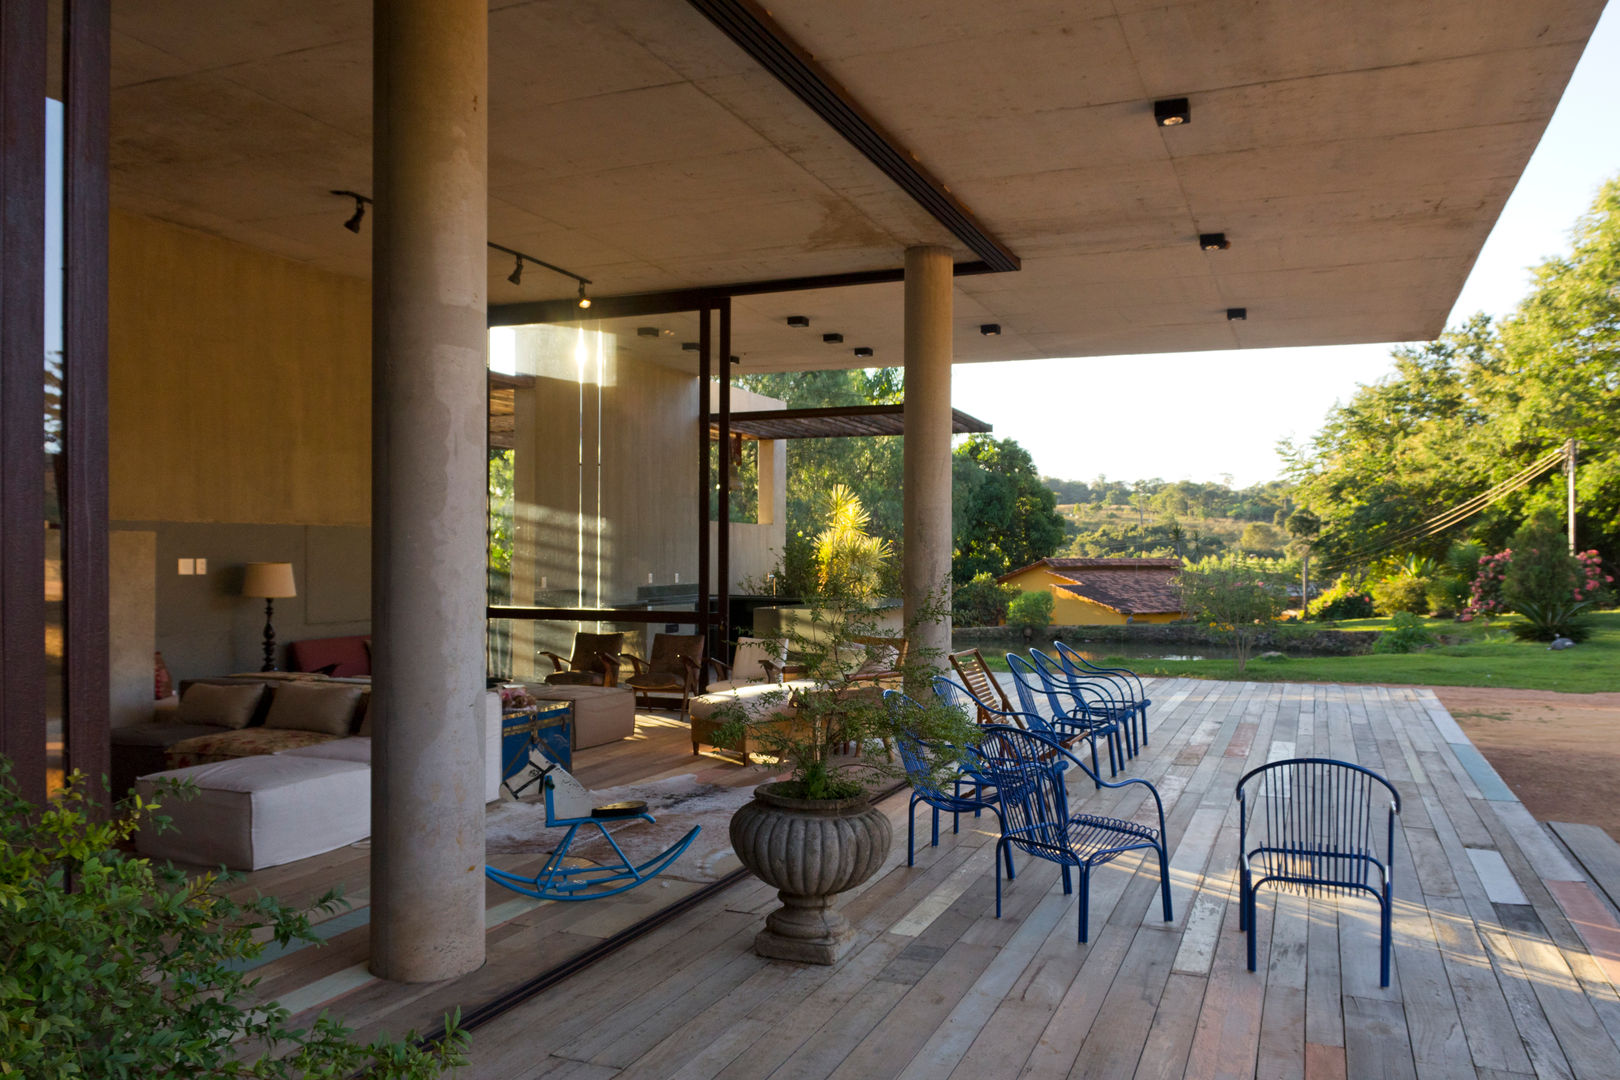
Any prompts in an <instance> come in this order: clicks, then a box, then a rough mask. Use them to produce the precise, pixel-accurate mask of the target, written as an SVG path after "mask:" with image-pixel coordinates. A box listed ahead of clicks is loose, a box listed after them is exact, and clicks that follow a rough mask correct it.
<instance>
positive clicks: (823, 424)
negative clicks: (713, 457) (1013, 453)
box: [714, 405, 994, 439]
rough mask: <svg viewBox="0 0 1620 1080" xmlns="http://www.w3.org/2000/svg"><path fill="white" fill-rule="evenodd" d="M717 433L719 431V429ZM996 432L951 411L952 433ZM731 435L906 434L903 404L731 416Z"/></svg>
mask: <svg viewBox="0 0 1620 1080" xmlns="http://www.w3.org/2000/svg"><path fill="white" fill-rule="evenodd" d="M714 430H716V431H718V430H719V428H718V426H716V427H715V428H714ZM992 430H994V429H993V428H991V426H990V425H989V424H987V423H985V422H984V421H983V420H980V419H977V418H976V417H972V416H969V415H968V414H967V413H965V412H963V411H962V410H961V409H952V410H951V432H952V433H953V434H956V435H969V434H974V433H977V432H988V431H992ZM731 433H732V434H733V435H742V436H745V437H747V438H750V439H836V438H870V437H872V436H876V435H904V434H905V433H906V420H905V406H904V405H842V406H832V407H828V408H820V409H768V410H760V411H755V412H734V413H732V414H731Z"/></svg>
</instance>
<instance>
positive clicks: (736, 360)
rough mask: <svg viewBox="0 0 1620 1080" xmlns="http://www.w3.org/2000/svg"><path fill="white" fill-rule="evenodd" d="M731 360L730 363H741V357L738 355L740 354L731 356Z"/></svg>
mask: <svg viewBox="0 0 1620 1080" xmlns="http://www.w3.org/2000/svg"><path fill="white" fill-rule="evenodd" d="M731 362H732V363H733V364H740V363H742V357H740V356H733V357H732V358H731Z"/></svg>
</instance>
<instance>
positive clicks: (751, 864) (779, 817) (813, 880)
mask: <svg viewBox="0 0 1620 1080" xmlns="http://www.w3.org/2000/svg"><path fill="white" fill-rule="evenodd" d="M784 786H785V785H782V784H761V785H760V786H759V787H757V788H755V789H754V800H753V801H752V802H750V803H747V804H746V805H744V806H743V807H742V808H741V809H740V810H738V811H737V812H736V813H735V814H733V815H732V817H731V847H732V850H734V851H735V852H736V853H737V858H738V859H740V860H741V861H742V864H743V866H745V867H747V868H748V870H749V871H751V872H752V873H753V874H754V876H755V877H758V878H759V879H760V880H761V881H763V882H765V884H767V885H770V886H773V887H774V888H775V889H776V890H777V895H778V896H780V897H781V899H782V906H781V907H780V908H777V909H776V910H775V911H773V912H771V913H770V914H769V915H767V916H766V917H765V929H763V930H761V931H760V932H759V936H758V937H756V938H755V939H754V951H755V952H757V953H758V954H759V955H761V956H769V957H771V958H773V959H777V960H797V961H800V962H801V963H806V964H832V963H836V962H837V961H838V959H839V958H840V957H842V956H843V955H844V953H845V952H847V951H848V950H849V947H850V945H851V944H852V943H853V941H854V938H855V928H854V927H852V926H851V925H850V924H849V920H848V919H846V918H844V916H843V915H842V914H841V913H839V912H837V911H834V910H833V907H832V902H833V897H835V896H836V895H838V894H839V893H841V892H843V891H845V890H846V889H853V888H854V887H855V886H857V885H859V884H860V883H861V882H863V881H865V880H866V879H867V878H869V877H871V876H872V875H873V874H875V873H877V870H878V867H880V866H882V865H883V861H884V860H885V859H887V858H888V857H889V843H890V841H891V839H892V837H893V832H892V830H891V829H890V827H889V819H888V818H887V817H885V816H884V815H883V814H882V813H880V812H879V811H878V810H877V809H876V808H875V807H873V806H872V805H871V803H870V801H869V800H868V798H867V796H865V795H860V796H857V797H855V798H851V799H797V798H793V797H791V796H787V795H781V794H778V793H777V790H776V789H778V788H781V787H784Z"/></svg>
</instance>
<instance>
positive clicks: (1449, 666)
mask: <svg viewBox="0 0 1620 1080" xmlns="http://www.w3.org/2000/svg"><path fill="white" fill-rule="evenodd" d="M1588 619H1589V621H1590V623H1591V625H1592V636H1591V637H1590V638H1588V639H1587V640H1586V641H1584V642H1582V643H1581V644H1580V645H1577V646H1576V647H1575V648H1573V649H1564V650H1562V651H1560V652H1551V651H1549V650H1548V649H1547V646H1546V645H1545V644H1544V643H1542V642H1535V641H1518V640H1515V639H1514V637H1513V635H1512V634H1511V633H1509V632H1508V631H1507V630H1506V629H1504V626H1505V625H1506V623H1507V622H1508V620H1498V621H1497V622H1496V623H1495V624H1493V625H1491V626H1486V625H1484V624H1475V623H1456V622H1452V621H1450V620H1444V619H1430V620H1428V625H1429V629H1430V630H1431V632H1433V633H1435V634H1436V635H1445V636H1446V637H1447V638H1450V639H1454V640H1456V641H1458V643H1457V644H1451V645H1443V646H1439V647H1437V648H1430V649H1424V650H1422V651H1421V652H1414V653H1391V654H1372V655H1368V656H1288V657H1284V658H1282V659H1270V660H1250V661H1249V666H1248V669H1247V670H1246V671H1245V672H1244V674H1243V675H1242V676H1239V675H1238V673H1237V661H1235V660H1145V659H1141V658H1135V659H1132V660H1131V661H1129V662H1128V663H1127V662H1126V661H1123V660H1121V661H1119V662H1118V663H1119V666H1121V667H1127V666H1128V667H1130V668H1131V670H1133V671H1135V672H1136V673H1137V674H1139V675H1164V676H1186V677H1189V678H1196V679H1237V678H1243V679H1248V680H1251V681H1254V682H1321V683H1403V684H1410V685H1419V686H1505V687H1511V688H1514V689H1519V690H1563V691H1567V692H1571V693H1597V692H1600V691H1620V610H1617V611H1603V612H1598V613H1596V614H1593V615H1590V616H1588ZM1388 625H1389V620H1388V619H1352V620H1346V621H1343V622H1340V623H1338V624H1337V626H1338V627H1339V628H1340V629H1343V630H1381V629H1384V628H1386V627H1387V626H1388ZM996 666H997V667H1004V666H1005V662H1004V661H1002V662H999V663H997V665H996Z"/></svg>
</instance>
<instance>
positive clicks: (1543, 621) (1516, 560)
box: [1462, 518, 1614, 641]
mask: <svg viewBox="0 0 1620 1080" xmlns="http://www.w3.org/2000/svg"><path fill="white" fill-rule="evenodd" d="M1564 543H1565V542H1564V537H1563V534H1562V530H1560V529H1559V528H1558V525H1557V523H1556V522H1554V521H1551V520H1550V519H1547V518H1538V519H1536V520H1534V521H1530V522H1527V523H1526V524H1525V525H1523V526H1522V527H1521V528H1520V529H1519V531H1518V532H1516V533H1514V534H1513V541H1512V546H1511V547H1508V548H1506V549H1504V550H1502V551H1500V552H1498V553H1496V554H1495V555H1487V556H1485V557H1484V558H1482V559H1480V561H1479V570H1478V572H1477V573H1476V574H1475V576H1474V584H1473V587H1472V590H1471V595H1470V599H1469V604H1468V608H1467V610H1465V611H1464V612H1463V616H1462V617H1463V618H1464V619H1465V620H1467V619H1473V618H1476V617H1478V618H1490V617H1492V616H1495V615H1501V614H1505V613H1506V612H1510V611H1512V612H1517V613H1518V614H1520V615H1522V616H1524V619H1525V621H1524V623H1522V624H1520V625H1518V626H1515V627H1514V628H1513V632H1514V633H1515V634H1516V635H1518V636H1519V637H1521V638H1527V639H1532V640H1536V641H1550V640H1551V639H1553V638H1555V637H1559V636H1563V637H1570V638H1573V639H1575V640H1576V641H1580V640H1582V639H1583V638H1584V637H1585V636H1586V630H1585V628H1584V627H1582V626H1581V625H1580V623H1578V622H1576V621H1575V620H1576V616H1578V615H1579V614H1580V613H1581V612H1582V611H1584V610H1586V609H1587V608H1588V607H1591V606H1593V605H1594V604H1598V603H1601V602H1603V601H1604V600H1605V599H1606V598H1607V597H1608V595H1609V586H1610V585H1611V584H1613V582H1614V577H1613V576H1612V575H1609V574H1605V573H1604V572H1603V564H1602V560H1601V559H1600V558H1599V556H1598V553H1597V552H1596V551H1583V552H1581V553H1580V554H1579V555H1570V554H1569V553H1568V552H1567V551H1566V550H1565V547H1564Z"/></svg>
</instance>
